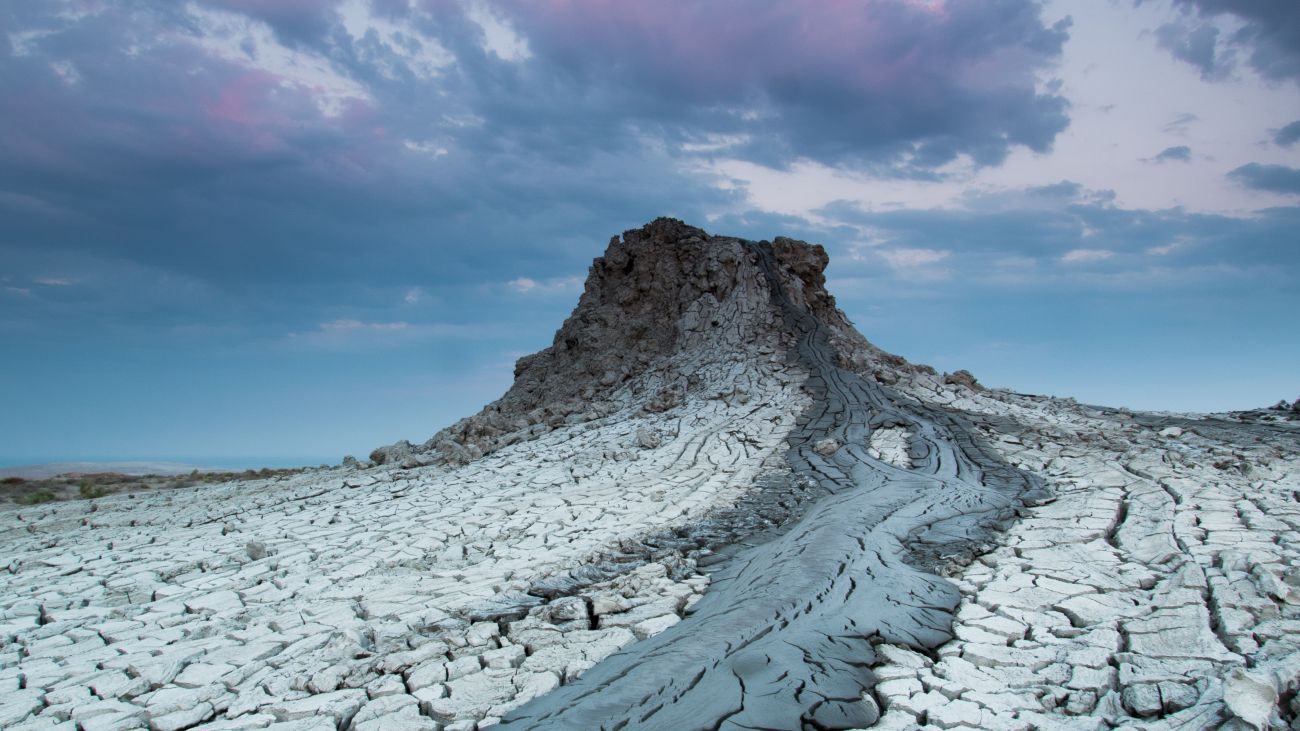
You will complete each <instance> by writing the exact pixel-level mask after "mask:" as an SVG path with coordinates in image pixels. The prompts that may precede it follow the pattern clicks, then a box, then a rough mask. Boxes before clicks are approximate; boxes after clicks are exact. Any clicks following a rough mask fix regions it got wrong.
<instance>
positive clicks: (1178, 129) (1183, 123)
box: [1163, 112, 1200, 135]
mask: <svg viewBox="0 0 1300 731" xmlns="http://www.w3.org/2000/svg"><path fill="white" fill-rule="evenodd" d="M1199 121H1200V117H1198V116H1196V115H1195V114H1191V113H1190V112H1185V113H1183V114H1180V115H1178V116H1177V117H1174V118H1173V119H1172V120H1170V121H1169V123H1168V124H1166V125H1165V126H1164V127H1163V129H1164V131H1166V132H1168V133H1169V134H1174V135H1185V134H1187V131H1188V130H1189V129H1190V128H1191V126H1192V124H1194V123H1196V122H1199Z"/></svg>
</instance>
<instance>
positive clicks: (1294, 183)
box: [1228, 162, 1300, 193]
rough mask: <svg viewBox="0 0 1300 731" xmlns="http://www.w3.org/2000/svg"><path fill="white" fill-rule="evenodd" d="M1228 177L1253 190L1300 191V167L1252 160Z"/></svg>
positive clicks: (1272, 191)
mask: <svg viewBox="0 0 1300 731" xmlns="http://www.w3.org/2000/svg"><path fill="white" fill-rule="evenodd" d="M1228 177H1230V178H1232V179H1234V180H1236V181H1237V182H1239V183H1241V184H1242V185H1244V186H1246V187H1247V188H1251V189H1253V190H1266V191H1269V192H1271V193H1300V169H1296V168H1293V167H1287V166H1286V165H1264V164H1262V163H1258V162H1252V163H1249V164H1246V165H1242V166H1241V167H1239V168H1237V169H1235V170H1233V171H1232V172H1230V173H1228Z"/></svg>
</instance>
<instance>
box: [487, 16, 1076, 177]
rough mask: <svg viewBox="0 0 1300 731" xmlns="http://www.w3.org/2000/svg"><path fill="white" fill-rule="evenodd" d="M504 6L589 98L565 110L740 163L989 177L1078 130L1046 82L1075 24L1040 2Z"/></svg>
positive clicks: (546, 61) (534, 45)
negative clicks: (941, 169) (963, 165)
mask: <svg viewBox="0 0 1300 731" xmlns="http://www.w3.org/2000/svg"><path fill="white" fill-rule="evenodd" d="M509 7H511V8H512V12H511V17H512V18H513V19H514V20H515V22H516V25H517V26H518V27H521V28H526V29H527V35H528V40H529V44H530V47H531V49H532V51H533V53H535V54H536V55H537V57H538V64H539V68H541V67H544V66H549V67H550V70H549V71H548V72H547V74H546V75H547V77H548V78H556V79H562V80H565V83H567V84H571V85H572V91H574V92H577V91H578V90H579V89H581V90H583V93H570V94H566V95H565V96H564V98H565V100H566V103H567V102H568V101H569V100H579V103H580V104H582V106H583V112H584V113H585V114H597V115H601V116H604V115H608V114H611V113H614V114H620V115H629V116H630V117H631V118H633V119H637V120H639V122H638V123H639V124H642V125H645V126H647V127H649V128H651V129H656V130H657V131H658V132H659V133H661V134H664V135H666V136H668V137H669V138H670V139H671V138H676V139H679V140H682V141H697V140H694V139H693V138H699V137H703V136H707V135H708V134H710V133H711V134H715V135H740V136H745V140H744V141H743V142H741V143H739V144H738V145H737V146H736V148H734V149H732V150H730V152H731V153H732V154H735V153H737V152H738V153H739V154H740V155H741V156H744V157H748V158H750V159H755V160H759V161H762V162H766V163H769V164H782V163H784V162H787V161H789V160H791V159H793V158H796V157H807V158H811V159H814V160H817V161H819V162H823V163H826V164H830V165H837V166H841V165H850V166H851V165H879V164H880V163H882V162H883V163H892V162H896V161H898V160H900V159H903V158H906V159H907V160H909V161H910V163H911V166H912V167H914V168H916V169H917V170H921V171H923V170H925V169H929V168H932V167H935V166H938V165H942V164H944V163H946V162H948V161H950V160H952V159H953V158H954V157H955V156H956V155H958V154H968V155H971V156H972V157H973V158H975V160H976V161H977V162H979V163H981V164H994V163H997V162H999V161H1001V160H1002V159H1003V158H1004V157H1005V156H1006V154H1007V152H1008V150H1009V149H1010V148H1011V147H1012V146H1016V145H1023V146H1026V147H1029V148H1031V149H1033V150H1037V151H1043V150H1046V149H1047V148H1049V147H1050V145H1051V144H1052V141H1053V140H1054V138H1055V136H1056V134H1057V133H1059V132H1060V131H1061V130H1062V129H1064V128H1065V126H1066V124H1067V123H1068V118H1067V116H1066V106H1067V105H1066V102H1065V100H1064V99H1063V98H1062V97H1060V96H1058V95H1056V94H1054V93H1052V92H1050V91H1049V92H1039V91H1037V90H1036V89H1035V74H1036V73H1038V72H1040V71H1042V70H1045V69H1046V68H1048V67H1049V65H1050V64H1051V63H1052V62H1053V61H1054V60H1055V59H1056V58H1057V57H1058V56H1059V54H1060V51H1061V47H1062V44H1063V43H1064V41H1065V39H1066V37H1067V29H1068V27H1069V21H1068V20H1066V21H1062V22H1060V23H1058V24H1056V25H1055V26H1052V27H1047V26H1045V25H1044V23H1043V20H1042V18H1041V16H1040V12H1039V8H1038V7H1037V5H1035V4H1032V3H1025V2H1012V1H1007V0H979V1H976V2H963V3H951V4H942V3H940V4H935V5H934V6H924V5H921V4H919V3H892V2H867V3H829V4H825V5H822V6H819V7H818V11H817V12H815V13H809V12H807V11H806V9H804V8H803V7H802V6H799V5H797V4H791V3H777V2H757V3H751V4H748V5H746V6H745V10H744V11H743V12H739V13H738V12H736V8H735V6H732V5H729V4H725V3H718V4H709V3H694V2H669V3H655V4H653V5H650V4H643V3H616V2H608V1H606V0H584V1H581V2H512V3H510V4H509ZM587 101H591V102H594V104H593V105H592V106H591V107H587V106H586V104H584V102H587ZM611 103H612V104H611ZM602 107H603V108H602Z"/></svg>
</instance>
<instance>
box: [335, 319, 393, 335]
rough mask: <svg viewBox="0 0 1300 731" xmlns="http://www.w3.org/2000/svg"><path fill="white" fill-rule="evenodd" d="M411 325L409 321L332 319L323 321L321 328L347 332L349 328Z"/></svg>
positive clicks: (369, 328)
mask: <svg viewBox="0 0 1300 731" xmlns="http://www.w3.org/2000/svg"><path fill="white" fill-rule="evenodd" d="M410 326H411V324H410V323H408V322H362V321H360V320H349V319H343V320H331V321H330V322H322V323H321V324H320V329H321V330H324V331H327V332H331V331H333V332H340V331H343V332H346V331H348V330H380V331H382V330H405V329H407V328H409V327H410Z"/></svg>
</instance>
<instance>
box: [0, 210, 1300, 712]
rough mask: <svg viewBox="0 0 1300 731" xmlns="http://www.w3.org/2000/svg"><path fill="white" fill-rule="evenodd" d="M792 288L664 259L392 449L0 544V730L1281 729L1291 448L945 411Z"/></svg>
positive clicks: (34, 512) (672, 225)
mask: <svg viewBox="0 0 1300 731" xmlns="http://www.w3.org/2000/svg"><path fill="white" fill-rule="evenodd" d="M825 263H826V262H825V255H824V253H823V252H821V251H820V249H819V247H812V246H809V245H806V244H802V243H800V242H793V241H790V240H787V239H777V240H776V241H775V242H772V243H771V244H767V243H763V244H754V243H752V242H744V241H741V240H738V239H730V238H722V237H709V236H708V235H707V234H705V233H704V232H702V231H700V230H698V229H693V228H691V227H688V226H685V225H683V224H680V223H679V222H675V221H671V220H665V219H661V220H660V221H656V222H655V223H653V224H650V225H649V226H647V227H645V228H643V229H640V230H637V231H629V232H627V233H626V234H625V235H624V237H623V239H622V240H621V241H619V240H616V241H615V242H612V243H611V246H610V249H609V251H607V252H606V255H605V256H604V257H602V258H601V259H598V260H597V262H596V263H595V265H594V266H593V269H592V273H591V276H590V277H589V280H588V285H587V292H586V293H585V294H584V295H583V299H582V301H581V302H580V303H579V306H578V308H577V310H575V313H574V315H573V317H571V318H570V320H569V321H568V322H566V323H565V326H564V327H563V328H561V330H560V332H559V333H557V336H556V344H555V345H554V346H552V348H549V349H548V350H546V351H543V352H542V353H540V354H538V355H537V356H533V357H531V358H529V359H525V360H524V361H521V363H520V367H519V369H517V381H516V386H515V387H514V388H513V389H511V391H510V392H509V393H507V394H506V395H505V396H503V398H502V399H501V400H500V401H498V402H495V403H494V404H491V405H489V407H487V408H486V409H485V410H484V411H483V412H482V413H480V414H478V415H475V416H474V417H470V418H469V419H466V420H464V421H462V422H459V423H458V424H456V425H453V427H450V428H448V429H447V430H444V431H443V432H440V433H439V434H438V435H435V437H434V438H432V439H430V440H429V441H428V442H426V443H424V444H422V445H418V446H417V445H411V444H408V443H399V444H398V445H393V446H392V447H388V448H384V449H380V450H376V453H375V454H374V455H372V460H373V461H372V462H369V463H360V464H349V465H347V466H345V467H341V468H335V469H330V470H317V471H309V472H303V473H300V474H294V475H285V476H279V477H276V478H272V479H266V480H259V481H252V482H244V483H229V484H221V485H211V486H201V487H188V488H180V489H176V490H168V491H165V492H162V491H149V492H142V493H138V494H135V495H131V496H127V495H110V496H105V497H99V498H96V499H93V500H79V501H70V502H58V503H46V504H41V505H32V506H22V507H11V508H7V509H3V510H0V545H3V549H4V550H3V551H2V552H0V560H3V561H5V562H6V563H5V565H4V566H3V571H0V727H4V728H32V729H36V728H67V729H74V728H82V729H117V728H144V727H148V728H154V729H183V728H206V729H244V728H275V729H317V728H319V729H335V728H340V729H342V728H352V729H359V730H360V729H408V728H409V729H453V730H457V729H474V728H477V727H489V726H492V725H500V726H501V727H503V728H549V729H598V728H608V729H632V728H645V729H695V728H699V729H724V728H725V729H740V728H761V729H804V728H809V729H850V728H866V727H875V728H891V729H899V728H908V729H911V728H925V729H931V728H934V729H950V728H973V729H983V728H990V729H1001V728H1007V729H1035V728H1041V729H1056V728H1061V729H1073V728H1087V729H1094V728H1095V729H1103V728H1116V727H1122V728H1167V729H1184V728H1206V729H1209V728H1220V727H1236V728H1254V729H1265V728H1287V727H1296V726H1295V724H1296V721H1295V719H1296V715H1297V710H1300V709H1297V701H1296V694H1295V690H1296V684H1297V678H1298V677H1300V652H1298V651H1297V650H1298V648H1297V644H1300V573H1297V572H1296V570H1295V569H1294V568H1293V567H1296V566H1300V560H1297V559H1298V558H1300V557H1297V555H1296V553H1297V550H1300V533H1298V532H1297V531H1300V481H1298V478H1297V476H1298V475H1300V469H1298V468H1300V438H1298V437H1297V431H1296V429H1295V423H1294V422H1291V421H1286V420H1276V421H1265V420H1263V419H1258V418H1245V419H1236V420H1231V419H1227V418H1185V417H1179V418H1175V417H1168V416H1161V415H1148V414H1135V413H1130V412H1125V411H1116V410H1104V409H1096V408H1092V407H1087V406H1082V405H1079V404H1076V403H1073V402H1071V401H1066V400H1059V399H1050V398H1042V397H1032V396H1024V395H1017V394H1011V393H1007V392H997V391H986V390H983V389H982V388H980V387H979V386H978V385H977V384H975V383H974V382H973V380H972V379H969V378H967V377H965V376H964V375H958V376H955V377H947V378H945V377H941V376H939V375H937V374H935V373H934V372H933V371H931V370H929V369H927V368H924V367H918V366H912V365H909V364H907V363H906V362H905V361H902V359H899V358H896V357H894V356H889V355H888V354H885V353H882V352H881V351H879V350H877V349H875V348H874V347H872V346H871V345H870V344H869V343H867V342H866V341H865V340H863V339H862V338H861V336H860V335H858V334H857V333H856V331H854V330H853V329H852V326H851V325H849V324H848V322H847V320H845V319H844V318H843V315H842V314H841V313H839V312H838V310H836V309H835V306H834V300H833V299H832V298H830V296H829V295H828V294H826V293H825V291H824V289H823V286H822V285H823V283H824V280H823V279H822V270H823V269H824V267H825ZM940 574H942V576H941V575H940Z"/></svg>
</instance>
